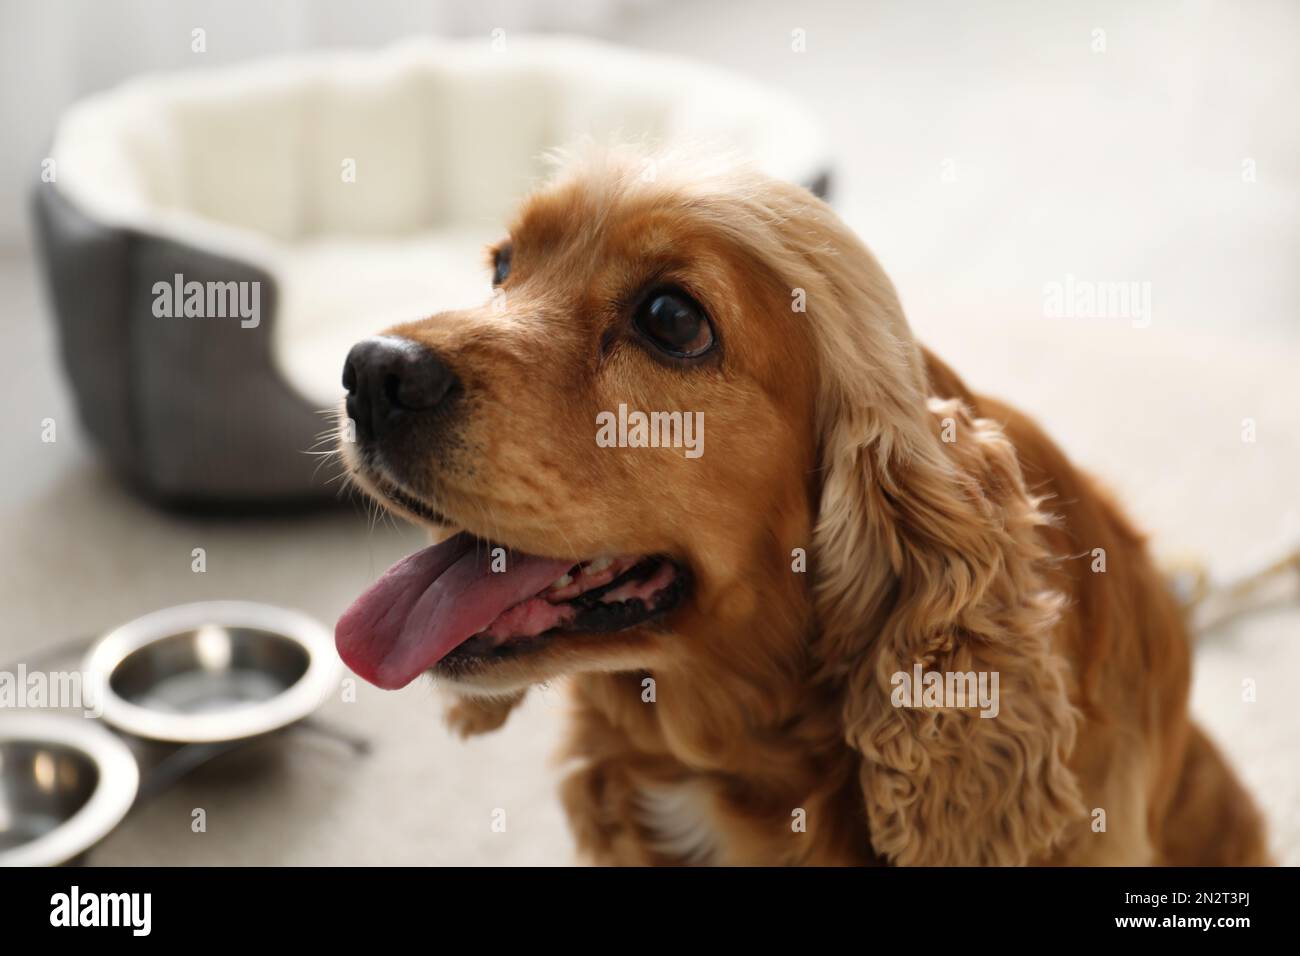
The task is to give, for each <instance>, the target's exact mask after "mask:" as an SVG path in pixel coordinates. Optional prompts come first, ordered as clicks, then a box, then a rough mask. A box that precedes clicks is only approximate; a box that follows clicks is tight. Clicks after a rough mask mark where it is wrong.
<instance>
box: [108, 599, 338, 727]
mask: <svg viewBox="0 0 1300 956" xmlns="http://www.w3.org/2000/svg"><path fill="white" fill-rule="evenodd" d="M85 668H86V671H87V672H88V673H89V674H90V675H91V677H92V678H93V679H94V680H95V681H96V684H97V686H98V687H99V692H100V697H101V701H102V706H103V714H104V719H105V720H106V721H108V723H110V724H112V725H113V726H114V727H116V728H117V729H119V730H122V731H125V732H126V733H129V734H133V735H135V736H137V737H143V738H146V739H149V740H161V741H168V742H171V743H219V742H224V741H232V740H240V739H243V738H247V737H255V736H258V735H260V734H266V733H270V732H271V731H273V730H279V729H280V728H282V727H285V726H287V725H289V724H292V723H294V722H295V721H297V720H300V719H302V718H303V717H306V716H307V715H308V714H309V713H311V712H312V711H313V710H315V709H316V707H318V706H319V705H320V703H321V702H322V701H323V700H324V698H325V696H326V695H327V694H329V693H330V692H331V690H332V689H333V688H334V687H335V685H336V681H337V675H338V673H339V668H338V661H337V658H336V656H335V651H334V639H333V635H331V634H330V633H329V632H328V631H327V630H326V629H325V628H324V627H322V626H321V625H320V624H319V623H317V622H316V621H314V620H312V619H311V618H310V617H308V616H306V615H305V614H299V613H298V612H296V611H289V610H285V609H283V608H277V607H272V606H270V605H266V604H256V603H252V602H247V601H204V602H200V603H197V604H184V605H180V606H178V607H171V608H166V609H165V610H162V611H157V612H155V613H153V614H149V615H146V616H145V617H142V618H137V619H136V620H134V621H131V622H129V623H127V624H124V625H122V626H121V627H119V628H118V629H117V630H115V631H112V632H111V633H109V634H108V635H106V636H105V637H104V638H103V639H102V640H101V641H99V642H98V643H97V644H96V645H95V647H94V648H93V649H92V650H91V651H90V653H89V655H88V656H87V658H86V664H85Z"/></svg>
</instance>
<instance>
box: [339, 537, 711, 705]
mask: <svg viewBox="0 0 1300 956" xmlns="http://www.w3.org/2000/svg"><path fill="white" fill-rule="evenodd" d="M688 586H689V574H688V573H687V571H686V570H685V569H684V568H683V567H681V566H680V565H679V564H677V563H676V562H674V561H672V560H670V559H669V558H666V557H663V556H660V555H626V556H620V557H614V558H597V559H593V560H590V561H579V562H574V561H573V560H566V559H554V558H541V557H537V556H535V555H530V554H524V553H522V552H518V551H512V550H508V549H505V548H501V547H499V546H498V545H494V544H492V543H491V542H488V541H484V540H482V539H480V538H475V537H474V536H473V535H470V534H468V533H465V532H461V533H460V534H457V535H454V536H453V537H451V538H448V539H447V540H446V541H444V542H442V543H441V544H436V545H433V546H432V547H429V548H425V549H423V550H421V551H417V552H416V553H415V554H412V555H410V556H409V557H406V558H404V559H402V560H401V561H399V562H397V564H395V565H393V566H392V567H391V568H389V569H388V571H387V572H386V573H385V574H384V575H383V577H381V578H380V579H379V580H378V581H377V582H376V583H375V584H374V585H373V586H372V587H371V588H370V589H369V590H368V591H366V592H365V593H364V594H362V595H361V597H359V598H357V600H356V601H355V602H353V604H352V606H351V607H350V608H348V609H347V611H345V612H344V613H343V616H342V617H341V618H339V622H338V626H337V627H336V628H335V632H334V634H335V642H336V643H337V645H338V649H339V654H340V655H341V656H342V658H343V660H344V662H345V663H346V664H347V665H348V666H349V667H351V668H352V670H354V671H355V672H356V673H357V674H359V675H360V676H361V677H363V678H365V679H366V680H368V681H370V682H371V683H373V684H377V685H378V686H380V687H384V688H389V689H394V688H398V687H404V686H405V685H407V684H409V683H410V682H411V681H412V680H414V679H415V678H416V677H418V676H419V675H420V674H421V673H422V672H423V671H425V670H427V669H428V668H430V667H432V666H434V665H435V664H437V663H438V662H439V661H441V660H443V659H444V658H446V657H448V656H450V655H455V656H456V657H457V658H459V657H471V656H474V657H493V656H502V657H504V656H509V655H513V654H518V653H522V652H526V651H528V650H529V649H532V648H536V647H539V646H541V645H542V644H543V643H544V642H546V641H548V640H550V639H553V638H556V637H560V636H562V635H564V634H566V633H608V632H613V631H621V630H626V629H627V628H631V627H635V626H636V625H638V624H641V623H643V622H645V621H647V620H649V619H651V618H653V617H656V616H658V615H661V614H664V613H667V612H668V611H670V610H672V609H673V608H675V607H677V606H678V605H679V604H680V603H681V601H682V599H683V598H684V597H685V595H686V591H687V588H688Z"/></svg>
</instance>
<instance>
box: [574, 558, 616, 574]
mask: <svg viewBox="0 0 1300 956" xmlns="http://www.w3.org/2000/svg"><path fill="white" fill-rule="evenodd" d="M613 563H614V559H613V558H596V559H595V560H594V561H590V562H588V563H587V564H586V565H584V566H583V569H582V570H583V573H584V574H599V573H600V572H601V571H604V570H605V569H606V568H607V567H609V566H610V565H611V564H613Z"/></svg>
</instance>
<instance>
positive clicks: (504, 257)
mask: <svg viewBox="0 0 1300 956" xmlns="http://www.w3.org/2000/svg"><path fill="white" fill-rule="evenodd" d="M512 251H513V250H512V249H511V247H510V246H502V247H501V248H500V249H498V250H497V251H496V255H495V256H493V258H492V284H493V285H494V286H498V285H500V284H501V283H503V282H505V281H506V278H507V277H508V276H509V275H510V254H511V252H512Z"/></svg>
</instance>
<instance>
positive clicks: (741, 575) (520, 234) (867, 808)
mask: <svg viewBox="0 0 1300 956" xmlns="http://www.w3.org/2000/svg"><path fill="white" fill-rule="evenodd" d="M647 169H652V170H653V175H646V170H647ZM511 234H512V239H513V244H514V245H513V248H514V256H515V266H514V270H515V273H516V277H514V278H512V280H511V282H512V283H513V285H511V286H508V287H507V293H508V295H507V302H508V306H507V310H506V311H507V314H506V315H505V317H504V318H503V317H502V315H501V314H499V313H500V310H499V309H498V310H497V313H496V314H493V313H492V312H491V311H490V310H488V309H486V308H485V309H483V310H479V311H471V312H462V313H457V314H455V316H454V321H451V320H448V319H447V317H435V318H434V319H430V320H427V321H425V322H420V323H413V324H410V325H407V326H402V327H399V328H398V329H396V330H394V332H393V334H397V335H404V336H408V337H410V338H412V339H415V340H417V341H419V342H422V343H424V344H426V345H428V346H429V347H430V348H435V349H437V350H438V351H439V352H440V353H441V354H443V355H445V356H447V359H448V361H449V362H451V363H452V365H453V367H456V368H457V369H458V372H459V374H461V376H462V378H465V379H466V381H467V382H468V383H469V384H468V385H467V387H468V388H470V389H473V388H475V387H476V385H475V383H481V387H482V388H484V389H485V390H486V394H487V395H488V398H487V399H485V401H484V402H482V403H480V404H477V405H475V406H473V407H474V411H473V415H475V416H476V421H479V420H481V424H479V425H474V426H467V428H468V431H467V437H466V438H465V439H464V440H463V441H462V442H461V445H462V446H463V447H466V448H471V449H474V450H475V452H474V453H475V454H476V456H477V457H476V459H475V464H474V469H473V471H472V475H473V480H462V479H460V478H458V477H457V475H460V474H463V473H465V469H463V468H461V469H459V470H458V469H457V467H455V466H453V465H449V464H448V463H447V462H446V461H443V462H441V464H440V465H439V466H438V467H439V468H440V469H441V470H440V472H439V474H438V475H436V476H435V477H434V478H432V479H430V482H429V483H428V484H426V485H424V486H422V487H436V489H437V492H436V496H435V497H436V503H437V505H438V507H439V509H440V510H441V511H442V512H443V513H444V514H446V515H449V516H454V518H455V519H456V521H457V523H459V524H461V525H462V526H464V527H468V528H469V529H470V530H473V531H474V532H475V533H477V534H482V535H484V536H492V537H494V538H495V539H498V540H500V539H504V540H506V541H508V542H509V543H511V544H514V545H516V546H518V547H521V548H526V549H528V550H532V551H535V552H539V553H555V552H560V551H563V550H564V549H566V548H567V549H571V550H570V551H569V552H568V553H603V552H605V551H606V550H612V549H614V548H622V549H627V550H632V549H640V550H645V551H650V550H660V551H663V552H665V553H669V554H672V555H674V556H675V557H677V558H679V559H680V560H682V561H683V562H684V563H687V564H689V566H690V567H691V568H692V570H693V573H694V578H695V592H694V595H693V597H692V600H691V601H690V603H689V604H688V605H687V606H686V607H684V608H682V609H681V610H679V611H678V612H675V613H674V614H673V615H671V616H670V617H669V618H668V619H667V620H665V621H663V622H660V623H658V624H655V625H654V626H646V627H644V628H640V629H638V630H637V631H636V632H635V633H629V634H616V635H608V636H606V637H604V638H603V639H602V641H603V643H602V642H601V641H585V642H583V641H578V642H574V643H570V644H567V645H565V644H564V643H563V642H557V646H556V647H554V648H552V649H548V650H546V651H545V653H543V654H541V655H539V656H537V657H534V658H532V659H530V660H531V663H528V664H519V665H514V664H512V665H509V667H506V668H503V669H499V670H498V671H495V672H493V673H491V674H485V675H481V676H479V677H475V678H474V679H472V680H466V681H465V682H463V683H462V684H461V685H460V686H459V690H460V691H461V694H462V697H461V699H460V700H459V702H458V703H457V704H456V705H455V706H454V707H453V708H452V710H451V712H450V720H451V722H452V724H453V725H454V726H455V727H457V728H458V729H460V730H461V731H463V732H465V733H475V732H482V731H485V730H491V729H493V728H495V727H497V726H499V725H500V724H501V723H502V721H504V720H505V719H506V716H507V714H508V713H509V710H510V708H511V707H512V706H513V705H514V703H516V702H517V701H518V700H519V699H521V697H522V694H523V693H524V692H525V689H526V687H527V686H528V685H529V683H530V682H534V681H537V680H543V679H548V678H550V677H553V676H556V675H558V674H568V675H571V676H572V691H573V697H574V702H575V710H574V714H573V725H572V730H571V733H570V738H569V745H568V753H569V754H570V755H571V756H572V757H574V758H576V760H577V761H578V769H576V770H575V771H574V772H573V774H572V775H571V776H570V777H569V778H568V779H567V780H566V782H565V784H564V786H563V799H564V803H565V805H566V808H567V810H568V813H569V816H570V819H571V822H572V826H573V829H574V832H575V834H576V836H577V841H578V844H579V847H580V849H581V851H582V852H583V854H584V855H585V856H586V858H588V859H590V860H593V861H595V862H598V863H633V864H649V863H721V864H795V863H801V864H862V863H888V864H899V865H927V864H931V865H933V864H966V865H971V864H974V865H1013V864H1031V863H1057V864H1080V863H1113V864H1159V863H1174V864H1193V863H1195V864H1219V863H1225V864H1226V863H1262V862H1266V860H1267V852H1266V848H1265V840H1264V835H1263V829H1262V825H1261V822H1260V819H1259V816H1258V814H1257V813H1256V811H1255V810H1254V808H1253V805H1252V803H1251V800H1250V798H1249V796H1248V795H1247V794H1246V793H1245V792H1244V791H1243V790H1242V788H1241V787H1240V785H1239V784H1238V783H1237V781H1236V779H1235V777H1234V775H1233V774H1232V772H1231V770H1230V769H1229V768H1228V766H1227V765H1226V764H1225V763H1224V761H1223V760H1222V758H1221V757H1220V756H1219V754H1218V753H1217V752H1216V751H1215V749H1214V748H1213V746H1212V745H1211V744H1210V743H1209V741H1208V739H1207V738H1206V737H1205V735H1204V734H1203V733H1202V732H1201V731H1199V730H1198V729H1197V728H1196V727H1195V726H1194V725H1193V724H1192V723H1191V721H1190V719H1189V716H1188V712H1187V695H1188V683H1189V667H1190V664H1189V658H1190V641H1189V637H1188V634H1187V632H1186V629H1185V625H1184V621H1183V619H1182V617H1181V615H1180V612H1179V609H1178V608H1177V607H1176V605H1175V603H1174V601H1173V600H1172V599H1171V597H1170V595H1169V594H1168V593H1167V591H1166V587H1165V585H1164V582H1163V581H1162V579H1161V577H1160V575H1159V574H1158V573H1157V571H1156V570H1155V568H1154V567H1153V566H1152V563H1151V561H1150V559H1149V557H1148V554H1147V551H1146V548H1145V545H1144V543H1143V540H1142V538H1141V536H1140V535H1138V534H1137V533H1136V532H1135V531H1134V530H1133V529H1132V527H1131V525H1130V524H1129V522H1128V521H1127V519H1126V518H1125V517H1124V516H1123V515H1122V514H1121V512H1120V511H1119V509H1118V508H1117V507H1116V506H1115V505H1114V504H1113V503H1112V502H1111V501H1110V500H1109V499H1108V498H1107V496H1106V495H1105V494H1104V493H1103V492H1102V491H1101V490H1100V489H1099V488H1098V486H1097V485H1096V483H1094V482H1093V481H1092V480H1091V479H1089V478H1088V477H1086V476H1084V475H1083V474H1082V473H1081V472H1079V471H1078V470H1077V469H1076V468H1075V467H1074V466H1073V465H1072V464H1071V463H1070V462H1069V461H1068V460H1067V459H1066V458H1065V456H1064V455H1063V454H1062V453H1061V452H1060V450H1059V449H1057V447H1056V446H1055V445H1053V444H1052V442H1051V441H1050V440H1049V439H1048V438H1047V437H1046V436H1045V435H1044V434H1043V433H1042V432H1041V431H1039V429H1038V428H1037V427H1036V426H1035V425H1034V424H1033V423H1032V422H1031V421H1030V420H1029V419H1028V418H1027V417H1025V416H1024V415H1022V414H1021V413H1019V412H1017V411H1015V410H1013V409H1011V408H1009V407H1008V406H1006V405H1003V404H1001V403H999V402H997V401H995V400H992V399H989V398H986V397H983V396H981V395H977V394H975V393H973V392H971V391H969V390H968V389H967V388H966V386H965V385H964V384H963V383H962V382H961V380H960V379H959V378H958V377H957V376H956V375H955V374H954V373H953V372H952V371H951V370H950V369H949V368H948V367H947V366H946V365H944V364H943V363H942V362H940V361H939V360H938V359H936V358H935V357H934V356H933V355H931V354H930V353H929V352H927V351H926V350H925V349H923V348H922V347H921V346H920V345H918V343H917V342H916V341H915V339H914V338H913V336H912V334H911V331H910V330H909V328H908V326H907V323H906V321H905V319H904V316H903V310H902V307H901V305H900V303H899V299H898V296H897V295H896V293H895V291H894V289H893V287H892V285H891V283H890V281H889V280H888V278H887V277H886V276H885V274H884V272H883V271H882V270H881V268H880V266H879V265H878V264H877V262H876V260H875V259H874V258H873V257H872V255H871V254H870V253H869V252H868V251H867V249H866V248H865V247H864V246H863V244H862V243H861V242H860V241H859V240H858V238H857V237H856V236H855V235H854V234H853V233H852V232H851V231H850V230H849V229H848V228H847V227H846V226H845V225H844V224H843V223H842V222H841V221H840V220H839V218H838V217H837V216H836V215H835V213H834V212H832V210H831V209H830V208H829V207H828V206H827V205H825V204H824V203H822V202H821V201H819V200H818V199H816V198H814V197H813V196H812V195H811V194H809V193H808V192H807V191H805V190H803V189H801V188H798V187H796V186H792V185H788V184H785V183H781V182H776V181H773V180H771V179H768V178H766V177H764V176H762V175H760V174H758V173H756V172H753V171H749V170H746V169H743V168H737V167H728V168H725V169H702V168H701V167H700V166H698V165H697V164H692V163H685V162H679V161H678V160H677V159H676V158H674V157H671V156H669V157H661V158H659V159H658V160H656V161H655V162H654V165H653V166H648V165H647V164H646V163H645V162H643V161H642V160H641V159H639V158H629V157H628V156H626V155H624V154H621V153H618V152H617V151H616V152H614V153H610V154H605V155H603V156H600V157H597V158H590V159H587V160H585V161H579V162H575V163H573V164H572V165H570V166H569V167H568V168H567V170H566V171H565V172H564V173H562V174H561V175H560V176H559V177H558V178H557V179H556V181H555V182H554V183H552V184H551V185H550V186H548V187H546V188H545V189H543V190H542V191H541V192H539V193H538V194H537V195H535V196H534V197H533V198H531V199H530V200H529V201H528V203H526V204H525V206H524V209H523V211H522V212H521V214H520V216H519V217H518V219H517V221H516V222H515V224H514V226H513V228H512V230H511ZM664 272H668V273H671V274H672V275H673V276H674V278H675V280H676V281H679V282H680V283H682V284H683V285H684V286H685V287H686V288H688V289H690V290H691V292H692V293H693V294H694V295H695V296H696V297H697V298H698V300H699V301H700V302H701V303H702V304H703V305H704V306H705V307H706V308H707V309H708V310H709V311H710V314H711V316H712V318H713V321H714V323H715V324H716V326H717V329H718V333H719V336H720V339H721V343H722V347H721V357H720V358H719V359H718V360H717V362H716V363H715V364H714V365H712V366H708V367H703V368H699V369H694V370H691V371H688V372H684V371H683V370H681V369H676V368H665V367H663V366H662V365H660V364H656V363H655V362H653V361H650V360H649V359H647V358H645V357H644V356H642V355H641V354H640V353H637V352H636V351H635V350H633V349H630V348H629V349H627V350H622V347H621V346H615V347H613V349H612V351H611V352H610V354H608V355H606V354H605V352H604V351H603V350H602V349H603V346H602V344H601V343H604V342H605V341H606V339H602V337H601V336H602V329H605V328H607V323H608V322H609V321H611V320H610V319H609V316H610V315H611V314H613V306H611V305H609V303H611V302H613V301H615V300H616V299H617V290H619V289H623V288H625V287H628V286H629V285H634V284H635V283H637V282H641V281H644V280H645V276H646V275H648V274H651V273H653V274H656V275H660V274H663V273H664ZM799 295H801V296H802V301H803V302H804V303H805V311H799V310H797V309H793V308H792V305H791V303H792V301H793V298H794V297H797V296H799ZM593 356H599V357H593ZM620 400H632V401H635V402H637V403H639V404H640V406H641V407H651V408H669V409H671V408H690V409H695V408H698V409H702V410H703V411H704V413H705V416H706V420H707V422H708V428H709V431H708V437H709V446H708V451H707V453H706V454H705V455H704V457H703V458H702V459H701V460H700V461H698V462H691V461H685V460H683V459H682V457H681V456H680V455H672V454H662V455H646V454H642V455H641V457H640V458H637V459H636V460H635V461H633V460H632V456H629V457H628V458H627V459H620V460H619V461H618V462H615V459H614V458H612V457H609V456H608V452H607V450H603V449H602V450H600V451H599V452H597V450H596V449H595V448H594V447H588V446H589V445H590V437H589V426H587V425H586V424H584V423H587V422H589V421H590V420H591V419H590V416H591V413H592V411H593V410H594V409H599V408H608V407H614V403H616V402H618V401H620ZM476 429H481V430H476ZM575 433H576V434H579V435H581V436H582V441H581V442H579V441H576V440H572V439H571V436H572V435H573V434H575ZM633 454H635V453H633ZM601 456H605V457H601ZM562 483H570V484H572V485H574V486H577V487H581V488H582V489H584V495H585V496H586V497H587V498H588V499H590V500H588V501H586V502H584V503H582V504H581V506H579V505H575V504H573V503H572V502H571V501H569V500H568V499H567V498H565V497H563V496H562V495H559V494H555V493H554V492H553V488H552V485H553V484H562ZM570 497H571V496H570ZM800 553H806V554H807V557H808V569H807V573H800V570H798V569H795V568H792V555H798V554H800ZM1103 553H1104V555H1105V562H1106V564H1105V571H1104V573H1099V572H1096V571H1094V569H1093V565H1094V563H1095V555H1097V554H1103ZM917 663H919V664H921V665H922V667H923V668H924V669H925V670H926V671H939V672H987V673H994V672H995V673H996V674H998V675H999V678H1000V709H999V712H998V714H997V716H996V717H993V718H987V717H981V716H980V714H979V713H978V712H977V711H976V710H973V709H970V708H959V707H948V708H911V707H897V706H895V705H894V703H893V701H892V700H891V685H892V682H893V681H894V675H895V674H897V673H899V672H911V671H912V669H913V667H914V665H916V664H917ZM648 681H652V682H653V683H648ZM647 687H652V688H653V689H654V694H653V702H652V703H651V702H648V700H647V692H646V688H647Z"/></svg>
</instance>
